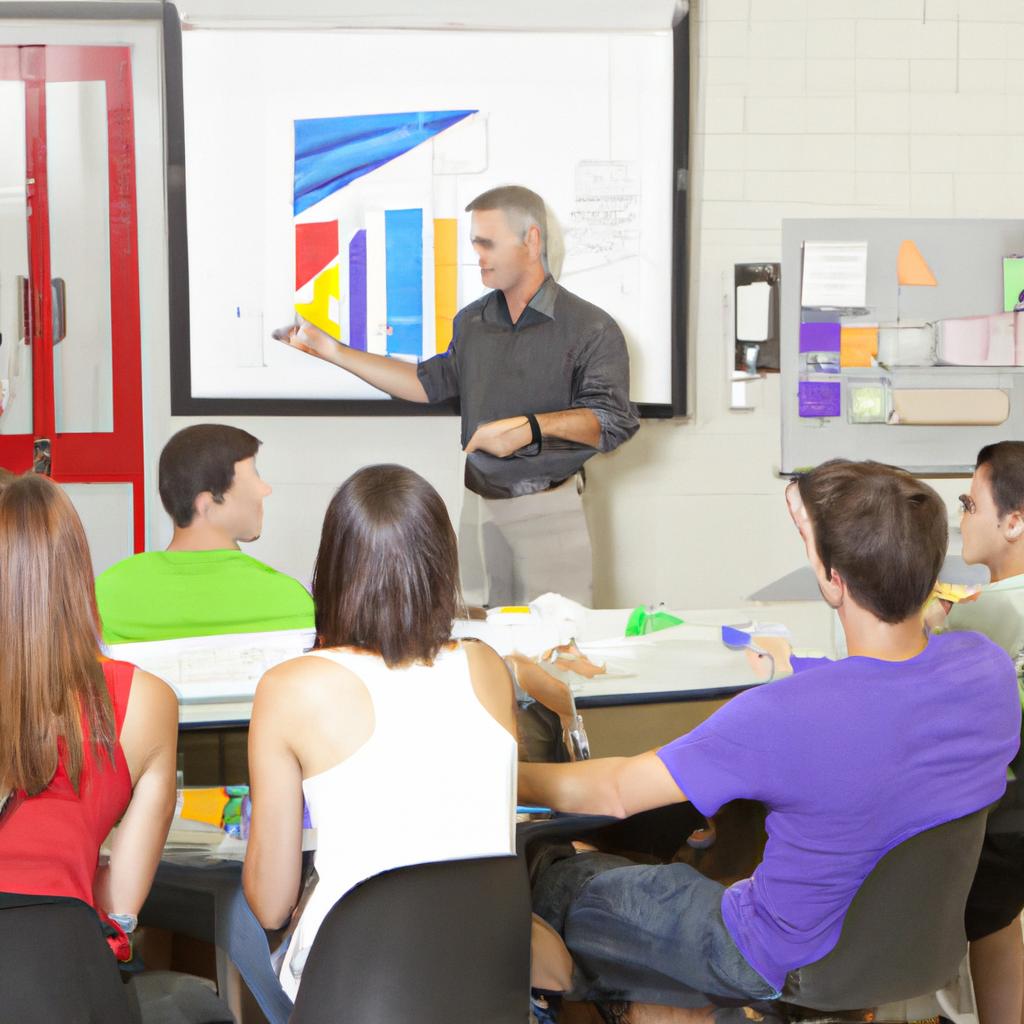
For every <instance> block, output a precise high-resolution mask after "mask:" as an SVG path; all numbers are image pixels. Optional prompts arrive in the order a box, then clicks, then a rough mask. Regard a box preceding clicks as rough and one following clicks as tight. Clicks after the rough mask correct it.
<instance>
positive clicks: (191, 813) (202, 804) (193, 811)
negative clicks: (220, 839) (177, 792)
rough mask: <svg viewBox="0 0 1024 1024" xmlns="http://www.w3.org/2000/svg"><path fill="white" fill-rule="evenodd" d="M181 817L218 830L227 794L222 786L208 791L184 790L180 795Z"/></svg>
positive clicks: (226, 801) (222, 817)
mask: <svg viewBox="0 0 1024 1024" xmlns="http://www.w3.org/2000/svg"><path fill="white" fill-rule="evenodd" d="M182 798H183V803H182V807H181V816H182V817H183V818H188V820H189V821H203V822H205V823H206V824H207V825H215V826H216V827H217V828H220V826H221V823H222V822H223V820H224V808H225V807H226V806H227V803H228V799H229V798H228V794H227V791H226V790H225V789H224V787H223V786H219V787H215V788H214V787H211V788H209V789H186V790H184V791H183V793H182Z"/></svg>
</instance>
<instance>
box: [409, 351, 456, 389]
mask: <svg viewBox="0 0 1024 1024" xmlns="http://www.w3.org/2000/svg"><path fill="white" fill-rule="evenodd" d="M416 375H417V377H419V379H420V383H421V384H422V385H423V390H424V391H426V393H427V401H428V402H446V401H448V399H450V398H457V397H458V395H459V362H458V359H457V358H456V349H455V339H454V338H452V341H451V344H450V345H449V346H448V348H447V349H446V350H445V351H444V352H442V353H440V354H439V355H436V356H431V357H430V358H429V359H424V360H423V361H422V362H421V363H420V364H419V365H418V366H417V367H416Z"/></svg>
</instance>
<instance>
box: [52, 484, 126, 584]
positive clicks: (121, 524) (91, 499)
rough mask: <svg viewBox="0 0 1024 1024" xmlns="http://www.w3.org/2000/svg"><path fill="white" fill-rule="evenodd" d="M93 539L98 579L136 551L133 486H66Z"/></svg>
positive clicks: (91, 539)
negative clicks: (134, 543)
mask: <svg viewBox="0 0 1024 1024" xmlns="http://www.w3.org/2000/svg"><path fill="white" fill-rule="evenodd" d="M62 486H63V487H64V490H65V491H66V492H67V494H68V497H69V498H70V499H71V503H72V504H73V505H74V506H75V509H76V510H77V511H78V515H79V517H80V518H81V520H82V525H83V526H84V527H85V533H86V536H87V537H88V538H89V553H90V554H91V555H92V568H93V572H94V573H96V574H97V575H98V574H99V573H101V572H103V570H104V569H109V568H110V567H111V566H112V565H113V564H114V563H115V562H120V561H121V559H122V558H127V557H128V556H129V555H130V554H132V552H133V551H134V545H133V515H132V512H133V509H132V485H131V484H63V485H62Z"/></svg>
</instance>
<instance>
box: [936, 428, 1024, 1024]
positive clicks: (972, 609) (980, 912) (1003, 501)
mask: <svg viewBox="0 0 1024 1024" xmlns="http://www.w3.org/2000/svg"><path fill="white" fill-rule="evenodd" d="M960 504H961V506H962V508H963V515H962V518H961V520H960V531H961V535H962V537H963V558H964V561H965V562H967V563H968V564H969V565H985V566H987V567H988V570H989V574H990V577H991V582H990V583H989V584H988V585H987V586H986V587H984V588H983V589H982V591H981V593H979V594H978V596H977V597H976V598H973V599H969V600H967V601H963V602H960V603H958V604H954V605H953V606H952V607H951V608H949V610H948V614H947V615H946V616H945V620H944V621H941V622H939V621H936V620H937V619H938V620H941V619H942V617H943V615H942V613H943V611H945V607H946V606H945V605H943V604H942V602H939V601H936V602H935V606H936V607H934V608H933V609H932V610H930V612H929V616H928V618H929V620H930V622H931V623H932V625H933V626H935V627H936V628H938V629H942V630H954V629H955V630H973V631H975V632H978V633H983V634H984V635H985V636H987V637H989V639H991V640H993V641H995V643H997V644H999V646H1000V647H1002V648H1003V650H1005V651H1006V652H1007V653H1008V654H1009V655H1010V657H1011V658H1013V659H1014V662H1015V663H1016V665H1017V676H1018V680H1019V681H1022V682H1024V442H1021V441H1002V442H1000V443H999V444H991V445H987V446H986V447H984V448H982V450H981V451H980V452H979V453H978V462H977V466H976V468H975V471H974V476H973V477H972V478H971V488H970V491H969V493H967V494H962V495H961V496H960ZM1022 692H1024V691H1022ZM964 700H965V704H968V705H969V702H970V695H969V694H965V695H964ZM1011 770H1012V771H1013V773H1014V775H1015V778H1016V781H1015V782H1011V783H1010V785H1009V787H1008V788H1007V791H1006V796H1005V797H1004V798H1003V800H1002V801H1001V802H1000V804H999V805H998V807H997V808H996V809H995V810H994V811H993V812H992V815H991V817H990V818H989V828H988V834H987V835H986V837H985V845H984V847H983V848H982V854H981V863H980V864H979V865H978V871H977V874H976V875H975V879H974V885H973V886H972V888H971V892H970V895H969V897H968V900H967V913H966V921H965V923H966V926H967V937H968V939H970V940H971V947H970V948H971V974H972V976H973V979H974V991H975V996H976V999H977V1004H978V1017H979V1019H980V1021H981V1024H997V1022H1004V1021H1021V1020H1024V942H1022V939H1021V922H1020V913H1021V909H1022V908H1024V834H1022V831H1021V827H1022V821H1024V782H1022V781H1021V780H1024V756H1022V753H1020V752H1018V754H1017V757H1016V759H1015V760H1014V762H1013V764H1012V765H1011Z"/></svg>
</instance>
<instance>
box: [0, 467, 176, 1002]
mask: <svg viewBox="0 0 1024 1024" xmlns="http://www.w3.org/2000/svg"><path fill="white" fill-rule="evenodd" d="M99 637H100V633H99V619H98V616H97V613H96V600H95V594H94V588H93V574H92V565H91V562H90V557H89V547H88V544H87V542H86V538H85V532H84V530H83V529H82V524H81V521H80V520H79V518H78V515H77V513H76V512H75V509H74V506H73V505H72V504H71V501H70V499H69V498H68V497H67V495H66V494H65V493H64V492H63V490H61V488H60V487H59V486H58V485H57V484H55V483H53V482H52V481H50V480H48V479H47V478H45V477H41V476H36V475H32V474H26V475H25V476H21V477H15V478H13V479H7V480H6V481H4V482H2V483H0V803H2V805H3V806H2V809H0V992H2V993H3V994H2V997H0V998H2V1001H3V1004H4V1012H5V1013H7V1014H9V1015H10V1016H8V1017H5V1018H4V1019H5V1020H7V1019H11V1020H14V1019H18V1020H43V1019H46V1020H72V1019H74V1020H83V1021H86V1020H87V1021H92V1020H94V1019H95V1020H100V1019H104V1015H106V1017H105V1019H106V1020H110V1019H115V1020H118V1019H122V1015H123V1013H124V1012H125V1010H124V1005H123V1003H124V996H123V993H120V992H119V991H118V989H119V988H120V986H117V988H114V987H113V986H112V985H111V979H113V980H114V981H116V980H117V972H116V969H115V960H114V956H113V955H111V951H110V950H111V949H112V950H114V951H115V952H117V953H118V954H119V955H121V956H122V957H123V956H124V955H125V952H126V947H127V942H126V940H125V936H124V932H125V931H126V930H127V931H130V930H131V928H132V927H134V918H135V916H136V915H137V914H138V912H139V909H140V908H141V906H142V903H143V900H144V899H145V897H146V895H147V893H148V892H149V887H150V884H151V883H152V880H153V874H154V872H155V871H156V866H157V863H158V861H159V859H160V851H161V849H162V848H163V843H164V839H165V838H166V835H167V828H168V825H169V824H170V819H171V816H172V814H173V812H174V797H175V767H176V765H175V748H176V743H177V720H178V706H177V700H176V698H175V696H174V693H173V691H172V690H171V689H170V688H169V687H168V686H167V685H166V684H165V683H164V682H163V681H162V680H160V679H157V678H156V677H155V676H152V675H150V674H149V673H147V672H143V671H142V670H140V669H137V668H135V667H134V666H133V665H129V664H127V663H125V662H117V661H110V660H108V659H104V658H102V656H101V653H100V639H99ZM118 822H120V825H119V827H118V829H117V832H116V834H115V837H114V840H113V845H112V847H111V854H110V861H109V863H108V864H107V865H105V866H103V867H100V866H98V860H99V848H100V844H101V843H102V842H103V840H104V839H105V838H106V836H107V834H108V833H109V832H110V830H111V828H112V827H113V826H114V825H115V824H117V823H118ZM104 934H106V936H107V938H108V941H109V945H110V949H108V948H107V945H106V944H104V942H103V935H104ZM65 947H66V948H67V952H68V955H66V956H61V955H60V954H61V951H62V950H63V949H65ZM118 996H120V1000H119V999H118ZM83 1011H87V1013H85V1014H83ZM110 1014H113V1015H114V1016H113V1017H111V1016H110Z"/></svg>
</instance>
